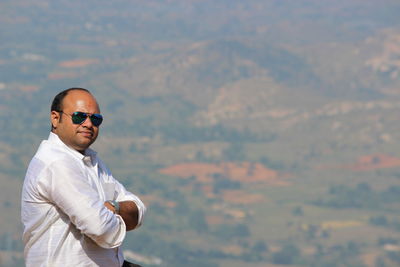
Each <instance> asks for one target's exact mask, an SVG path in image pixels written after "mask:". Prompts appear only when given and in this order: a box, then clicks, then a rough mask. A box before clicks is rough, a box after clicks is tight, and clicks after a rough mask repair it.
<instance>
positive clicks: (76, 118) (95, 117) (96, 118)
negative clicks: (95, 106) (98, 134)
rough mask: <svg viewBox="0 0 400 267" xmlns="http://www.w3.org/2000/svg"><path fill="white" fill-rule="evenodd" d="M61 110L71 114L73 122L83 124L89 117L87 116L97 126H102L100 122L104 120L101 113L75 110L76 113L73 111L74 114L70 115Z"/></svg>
mask: <svg viewBox="0 0 400 267" xmlns="http://www.w3.org/2000/svg"><path fill="white" fill-rule="evenodd" d="M59 112H60V113H64V114H66V115H68V116H70V117H71V119H72V123H73V124H82V123H83V122H84V121H85V120H86V119H87V117H89V118H90V121H91V122H92V124H93V125H94V126H96V127H98V126H100V124H101V123H102V122H103V116H101V114H92V115H89V114H88V113H85V112H80V111H75V112H74V113H72V115H70V114H68V113H65V112H63V111H59Z"/></svg>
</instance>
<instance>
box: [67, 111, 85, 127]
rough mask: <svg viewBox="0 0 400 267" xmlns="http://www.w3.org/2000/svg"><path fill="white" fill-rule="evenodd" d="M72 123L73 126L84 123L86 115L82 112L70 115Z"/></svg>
mask: <svg viewBox="0 0 400 267" xmlns="http://www.w3.org/2000/svg"><path fill="white" fill-rule="evenodd" d="M71 117H72V122H73V123H75V124H81V123H82V122H84V121H85V120H86V118H87V114H86V113H83V112H74V113H73V114H72V116H71Z"/></svg>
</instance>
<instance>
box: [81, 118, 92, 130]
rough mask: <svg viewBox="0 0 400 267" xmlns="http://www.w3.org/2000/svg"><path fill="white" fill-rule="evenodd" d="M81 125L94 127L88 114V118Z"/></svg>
mask: <svg viewBox="0 0 400 267" xmlns="http://www.w3.org/2000/svg"><path fill="white" fill-rule="evenodd" d="M81 125H82V126H85V127H87V128H92V127H93V123H92V120H91V119H90V116H87V117H86V120H84V121H83V122H82V124H81Z"/></svg>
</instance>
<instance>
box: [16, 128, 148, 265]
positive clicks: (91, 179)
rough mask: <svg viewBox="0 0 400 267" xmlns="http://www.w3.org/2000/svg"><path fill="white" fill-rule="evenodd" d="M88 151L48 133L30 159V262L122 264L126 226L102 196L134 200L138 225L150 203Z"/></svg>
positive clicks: (25, 197) (25, 192)
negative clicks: (136, 194)
mask: <svg viewBox="0 0 400 267" xmlns="http://www.w3.org/2000/svg"><path fill="white" fill-rule="evenodd" d="M85 154H86V155H82V154H81V153H79V152H78V151H76V150H74V149H72V148H70V147H68V146H66V145H65V144H64V143H63V142H62V141H61V140H60V139H59V137H58V136H57V135H56V134H54V133H50V136H49V138H48V140H44V141H42V143H41V144H40V147H39V149H38V151H37V152H36V155H35V156H34V157H33V159H32V160H31V162H30V164H29V167H28V170H27V173H26V177H25V181H24V186H23V189H22V201H21V218H22V223H23V225H24V233H23V241H24V245H25V249H24V256H25V263H26V266H34V267H36V266H74V267H78V266H79V267H81V266H107V267H112V266H122V263H123V260H124V259H123V255H122V251H121V249H119V246H120V245H121V244H122V241H123V240H124V238H125V234H126V226H125V223H124V221H123V219H122V217H121V216H119V215H117V214H114V213H113V212H111V211H110V210H109V209H107V208H106V207H105V206H104V201H106V200H116V201H127V200H130V201H133V202H135V203H136V205H137V207H138V210H139V224H138V225H140V224H141V223H142V220H143V215H144V213H145V211H146V207H145V206H144V204H143V202H142V201H141V200H140V199H139V198H138V197H137V196H135V195H134V194H132V193H130V192H128V191H126V189H125V188H124V186H123V185H122V184H120V183H119V182H118V181H117V180H115V179H114V177H113V176H112V174H111V172H110V171H109V170H108V169H107V167H106V166H105V165H104V163H103V162H102V161H101V160H100V159H99V158H98V157H97V155H96V152H94V151H93V150H91V149H87V150H86V151H85Z"/></svg>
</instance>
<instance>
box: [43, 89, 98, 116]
mask: <svg viewBox="0 0 400 267" xmlns="http://www.w3.org/2000/svg"><path fill="white" fill-rule="evenodd" d="M74 90H79V91H85V92H88V93H89V94H92V93H90V91H89V90H88V89H85V88H79V87H72V88H68V89H65V90H64V91H62V92H60V93H58V94H57V95H56V96H55V97H54V99H53V102H52V103H51V110H50V111H57V112H60V111H62V107H63V106H62V104H63V100H64V97H66V96H67V95H68V93H69V92H70V91H74Z"/></svg>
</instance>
